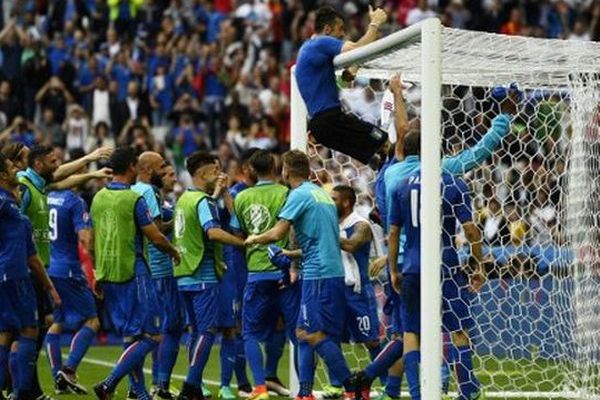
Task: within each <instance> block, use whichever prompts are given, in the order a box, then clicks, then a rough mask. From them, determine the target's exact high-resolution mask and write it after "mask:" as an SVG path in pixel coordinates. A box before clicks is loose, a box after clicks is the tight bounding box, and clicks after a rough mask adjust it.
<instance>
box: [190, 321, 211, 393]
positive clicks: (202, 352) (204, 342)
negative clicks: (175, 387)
mask: <svg viewBox="0 0 600 400" xmlns="http://www.w3.org/2000/svg"><path fill="white" fill-rule="evenodd" d="M214 341H215V335H214V334H213V333H212V332H204V333H202V334H201V335H199V336H198V339H197V340H196V343H194V345H193V346H192V352H191V356H192V358H191V360H190V369H189V371H188V374H187V377H186V379H185V381H186V383H188V384H190V385H193V386H196V387H201V386H202V372H203V371H204V367H205V366H206V363H207V362H208V357H209V356H210V349H211V348H212V345H213V342H214Z"/></svg>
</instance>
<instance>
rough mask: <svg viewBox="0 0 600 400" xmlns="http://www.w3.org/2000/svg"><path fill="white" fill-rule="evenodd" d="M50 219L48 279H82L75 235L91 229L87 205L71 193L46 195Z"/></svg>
mask: <svg viewBox="0 0 600 400" xmlns="http://www.w3.org/2000/svg"><path fill="white" fill-rule="evenodd" d="M48 211H49V217H50V223H49V226H50V232H49V237H50V266H49V267H48V275H49V276H52V277H55V278H70V277H82V276H83V270H82V268H81V262H80V261H79V238H78V236H77V234H78V233H79V231H82V230H84V229H91V227H92V225H91V222H90V215H89V212H88V208H87V205H86V204H85V202H84V201H83V199H82V198H81V197H79V195H77V194H76V193H75V192H73V191H72V190H61V191H56V192H51V193H49V194H48Z"/></svg>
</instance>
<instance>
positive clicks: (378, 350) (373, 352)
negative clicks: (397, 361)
mask: <svg viewBox="0 0 600 400" xmlns="http://www.w3.org/2000/svg"><path fill="white" fill-rule="evenodd" d="M368 350H369V357H370V358H371V361H373V360H375V359H376V358H377V356H378V355H379V353H381V352H382V351H383V346H382V345H381V343H380V344H379V345H378V346H377V347H375V348H372V349H368ZM388 369H389V368H388ZM378 376H379V379H380V380H381V383H382V384H384V385H385V383H386V382H387V377H388V370H387V369H385V370H383V371H382V372H381V373H380V374H379V375H378Z"/></svg>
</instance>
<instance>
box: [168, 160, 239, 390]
mask: <svg viewBox="0 0 600 400" xmlns="http://www.w3.org/2000/svg"><path fill="white" fill-rule="evenodd" d="M186 167H187V170H188V172H189V173H190V176H191V177H192V182H193V184H194V187H193V188H190V189H188V190H186V191H185V192H184V193H183V195H182V196H181V197H180V198H179V200H178V201H177V205H176V206H175V230H174V236H175V238H174V243H175V244H176V246H177V248H178V249H179V250H180V251H181V253H182V254H183V262H182V264H181V265H180V266H178V267H176V268H175V276H176V277H177V279H178V282H177V283H178V285H179V291H180V292H181V293H182V295H183V299H184V302H185V308H186V311H187V314H188V317H189V320H190V323H191V326H192V332H193V335H192V339H193V341H192V342H191V345H190V357H189V362H190V366H189V370H188V375H187V377H186V379H185V382H184V383H183V388H182V390H181V393H180V395H179V399H181V400H200V399H203V398H204V397H203V393H202V373H203V371H204V367H205V366H206V363H207V362H208V357H209V356H210V350H211V348H212V344H213V342H214V339H215V332H216V328H217V314H218V304H217V303H218V297H219V279H220V276H221V275H222V272H223V268H224V264H223V247H222V246H223V244H231V245H234V246H239V247H242V246H244V242H243V241H242V240H241V239H239V238H238V237H236V236H233V235H232V234H230V233H228V232H226V231H225V230H224V229H222V227H221V224H220V221H219V214H218V211H217V205H216V201H215V199H214V198H213V196H214V197H218V196H220V195H221V193H222V191H223V190H225V189H226V186H227V185H226V183H227V182H226V175H224V174H223V173H222V171H221V165H220V163H219V160H218V158H217V157H216V156H213V155H211V154H209V153H207V152H196V153H193V154H192V155H191V156H190V157H189V158H188V159H187V161H186Z"/></svg>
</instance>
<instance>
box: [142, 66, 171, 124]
mask: <svg viewBox="0 0 600 400" xmlns="http://www.w3.org/2000/svg"><path fill="white" fill-rule="evenodd" d="M148 89H149V92H150V106H151V107H152V122H153V124H154V125H156V126H162V125H165V124H166V122H167V114H168V113H169V111H171V109H172V108H173V102H174V101H173V81H172V79H171V76H170V75H168V74H167V67H166V66H165V65H159V66H158V68H157V69H156V75H154V77H153V78H152V80H151V83H150V87H149V88H148Z"/></svg>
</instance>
